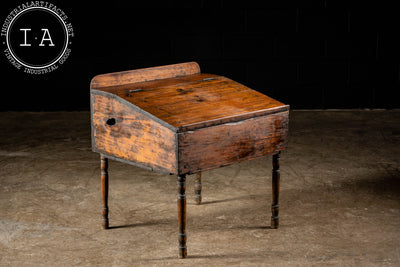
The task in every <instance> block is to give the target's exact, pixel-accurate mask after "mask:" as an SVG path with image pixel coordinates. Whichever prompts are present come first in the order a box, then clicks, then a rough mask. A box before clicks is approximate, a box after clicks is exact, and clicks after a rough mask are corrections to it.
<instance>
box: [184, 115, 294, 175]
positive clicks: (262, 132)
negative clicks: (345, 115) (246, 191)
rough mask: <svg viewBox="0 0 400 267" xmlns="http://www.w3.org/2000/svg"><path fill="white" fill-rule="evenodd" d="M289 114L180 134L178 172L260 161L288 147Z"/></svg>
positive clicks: (185, 172)
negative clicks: (259, 159)
mask: <svg viewBox="0 0 400 267" xmlns="http://www.w3.org/2000/svg"><path fill="white" fill-rule="evenodd" d="M288 116H289V113H288V112H287V111H286V112H281V113H276V114H272V115H269V116H263V117H257V118H253V119H248V120H244V121H240V122H236V123H227V124H223V125H218V126H212V127H207V128H202V129H198V130H195V131H189V132H184V133H179V134H178V146H179V147H178V153H179V156H178V159H179V162H178V172H179V173H181V174H192V173H196V172H198V171H204V170H209V169H213V168H217V167H221V166H226V165H229V164H233V163H237V162H241V161H245V160H250V159H254V158H259V157H262V156H265V155H268V154H271V153H273V152H275V151H280V150H283V149H284V148H285V147H286V145H287V135H288Z"/></svg>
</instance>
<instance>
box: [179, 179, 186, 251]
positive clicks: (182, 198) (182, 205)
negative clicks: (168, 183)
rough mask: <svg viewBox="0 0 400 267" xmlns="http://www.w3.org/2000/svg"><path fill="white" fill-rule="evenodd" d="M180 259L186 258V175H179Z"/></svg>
mask: <svg viewBox="0 0 400 267" xmlns="http://www.w3.org/2000/svg"><path fill="white" fill-rule="evenodd" d="M178 227H179V233H178V240H179V258H186V256H187V248H186V175H178Z"/></svg>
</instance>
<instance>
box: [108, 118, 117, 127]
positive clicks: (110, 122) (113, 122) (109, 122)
mask: <svg viewBox="0 0 400 267" xmlns="http://www.w3.org/2000/svg"><path fill="white" fill-rule="evenodd" d="M106 123H107V125H110V126H113V125H114V124H115V123H116V121H115V119H114V118H110V119H108V120H107V121H106Z"/></svg>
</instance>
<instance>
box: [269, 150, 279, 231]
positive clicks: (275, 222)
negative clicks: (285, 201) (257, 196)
mask: <svg viewBox="0 0 400 267" xmlns="http://www.w3.org/2000/svg"><path fill="white" fill-rule="evenodd" d="M279 159H280V152H278V153H277V154H275V155H273V156H272V205H271V212H272V215H271V228H272V229H277V228H278V227H279V186H280V170H279V167H280V162H279Z"/></svg>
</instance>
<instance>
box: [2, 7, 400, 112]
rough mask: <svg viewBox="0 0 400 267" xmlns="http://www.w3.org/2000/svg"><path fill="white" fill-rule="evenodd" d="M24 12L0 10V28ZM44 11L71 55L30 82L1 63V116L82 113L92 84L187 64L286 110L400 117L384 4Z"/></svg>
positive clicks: (392, 32)
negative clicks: (66, 29) (64, 23)
mask: <svg viewBox="0 0 400 267" xmlns="http://www.w3.org/2000/svg"><path fill="white" fill-rule="evenodd" d="M23 2H25V1H8V2H7V3H4V2H2V7H1V10H0V19H1V20H2V22H3V20H4V19H5V18H6V16H7V15H8V14H9V12H10V11H11V10H12V9H13V8H15V7H16V5H18V4H21V3H23ZM49 2H51V3H53V4H55V5H57V6H58V7H60V8H61V9H62V10H63V11H64V12H65V13H66V14H67V15H68V16H69V20H70V22H71V23H72V25H73V27H74V33H75V36H74V37H73V40H72V45H71V46H70V48H71V50H72V52H71V55H70V57H69V58H68V60H67V61H66V63H65V64H64V65H62V66H61V67H60V68H59V69H58V70H56V71H54V72H51V73H48V74H45V75H28V74H25V73H23V72H22V71H20V70H17V69H16V68H14V67H13V66H12V65H11V64H10V63H9V62H8V60H7V59H6V57H5V56H4V53H2V54H1V55H0V68H1V78H2V79H1V88H2V96H1V102H0V105H1V106H0V109H1V110H39V111H40V110H88V109H89V83H90V79H91V78H92V77H93V76H94V75H96V74H100V73H107V72H114V71H121V70H128V69H135V68H142V67H151V66H157V65H165V64H173V63H180V62H186V61H197V62H198V63H199V64H200V67H201V69H202V72H206V73H214V74H220V75H224V76H227V77H229V78H232V79H234V80H236V81H238V82H241V83H243V84H245V85H247V86H249V87H251V88H253V89H255V90H258V91H260V92H263V93H265V94H267V95H269V96H272V97H274V98H276V99H278V100H281V101H282V102H285V103H287V104H290V105H291V107H292V108H310V109H314V108H396V107H399V101H398V98H396V97H395V96H396V93H398V92H399V84H400V82H399V77H400V69H399V64H400V41H399V40H400V38H399V34H400V27H399V26H400V23H399V21H400V13H399V12H398V9H397V8H396V7H395V6H388V5H387V3H386V4H383V2H382V1H381V2H376V3H373V4H371V5H367V4H366V3H365V2H360V1H357V3H353V4H352V3H351V1H334V0H325V1H250V0H246V1H228V0H209V1H206V0H203V1H190V0H186V1H173V0H170V1H167V0H165V1H151V0H147V1H144V0H143V1H129V2H128V1H126V2H123V1H104V2H103V3H101V1H96V2H93V4H88V2H85V1H80V2H79V1H76V2H72V1H49ZM127 3H130V4H129V5H128V4H127Z"/></svg>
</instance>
